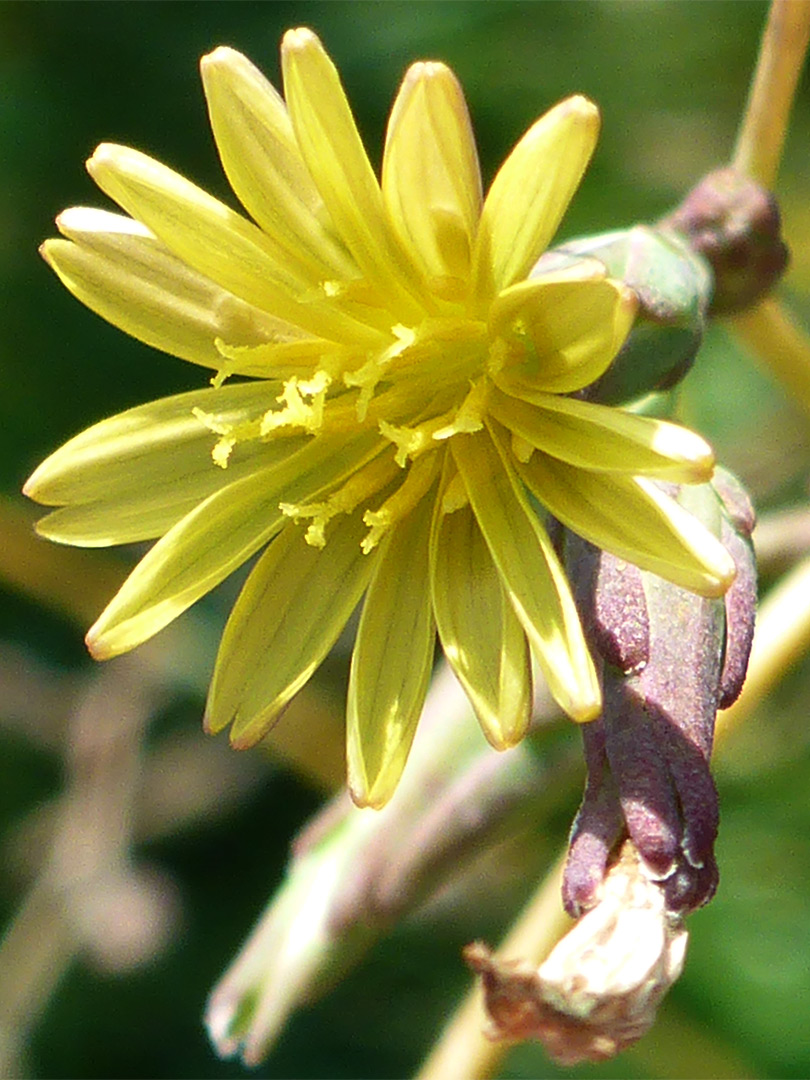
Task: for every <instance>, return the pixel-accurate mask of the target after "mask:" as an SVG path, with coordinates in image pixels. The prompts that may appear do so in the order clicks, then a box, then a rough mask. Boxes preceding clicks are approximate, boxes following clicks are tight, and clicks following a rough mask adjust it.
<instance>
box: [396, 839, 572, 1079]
mask: <svg viewBox="0 0 810 1080" xmlns="http://www.w3.org/2000/svg"><path fill="white" fill-rule="evenodd" d="M566 854H567V852H566V851H563V853H562V855H561V857H560V858H559V859H558V860H557V863H556V864H555V866H554V867H553V868H552V869H551V870H550V871H549V873H548V874H547V875H546V877H545V878H544V879H543V881H542V882H541V884H540V887H539V888H538V890H537V891H536V892H535V894H534V896H533V897H532V898H531V900H530V901H529V903H528V904H527V905H526V907H525V908H524V910H523V913H522V914H521V915H520V917H519V919H518V920H517V922H516V923H515V924H514V925H513V927H512V930H511V931H510V933H509V935H508V937H507V938H506V939H505V940H504V942H503V944H502V945H501V947H500V948H499V949H498V956H499V957H500V958H502V959H510V958H518V957H519V958H520V959H521V960H528V961H529V962H530V963H533V964H536V965H537V966H538V967H539V965H540V964H541V963H542V962H543V960H545V958H546V957H547V956H548V954H549V953H550V952H551V950H552V949H553V948H554V946H555V945H556V944H557V942H558V941H559V940H560V938H561V937H562V936H563V934H564V933H565V932H566V931H567V930H568V928H569V927H570V926H571V925H572V921H571V919H569V917H568V916H567V915H566V913H565V911H564V910H563V906H562V901H561V898H560V896H561V894H560V889H561V885H562V872H563V867H564V865H565V856H566ZM485 1025H486V1016H485V1013H484V1005H483V995H482V991H481V989H480V988H479V987H476V988H475V989H474V990H472V991H471V992H470V993H469V994H468V995H467V997H466V998H465V1000H464V1001H463V1002H462V1004H461V1006H460V1007H459V1008H458V1010H457V1011H456V1013H455V1014H454V1016H453V1017H452V1018H451V1019H450V1022H449V1023H448V1024H447V1026H446V1027H445V1029H444V1031H443V1033H442V1035H441V1036H440V1038H439V1040H438V1042H437V1043H436V1044H435V1046H434V1047H433V1050H432V1051H431V1053H430V1056H429V1057H428V1058H427V1060H426V1061H425V1063H424V1065H423V1066H422V1069H421V1071H420V1072H419V1073H418V1076H417V1080H485V1078H486V1077H489V1076H492V1075H494V1073H495V1072H496V1070H497V1068H498V1065H499V1064H500V1062H501V1061H502V1060H503V1058H504V1057H505V1056H506V1054H507V1052H508V1051H509V1050H510V1048H511V1047H510V1044H509V1043H505V1042H492V1041H491V1040H490V1039H488V1038H487V1037H486V1035H484V1033H483V1029H484V1027H485Z"/></svg>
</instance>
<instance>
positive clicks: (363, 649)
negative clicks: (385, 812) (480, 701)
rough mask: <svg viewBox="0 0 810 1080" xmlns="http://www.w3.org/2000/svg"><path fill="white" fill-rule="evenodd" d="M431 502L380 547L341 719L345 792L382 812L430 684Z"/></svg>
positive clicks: (425, 502) (423, 502)
mask: <svg viewBox="0 0 810 1080" xmlns="http://www.w3.org/2000/svg"><path fill="white" fill-rule="evenodd" d="M433 504H434V499H433V498H431V497H426V498H424V499H422V500H421V501H420V502H419V503H418V504H417V506H416V507H415V508H414V510H413V511H412V512H411V513H410V514H409V515H408V517H407V518H405V519H404V520H403V521H401V522H399V523H398V524H397V527H396V529H394V530H393V531H392V532H391V533H389V535H388V537H387V538H386V539H385V540H384V541H383V544H382V545H381V547H380V552H379V556H378V562H377V566H376V569H375V572H374V578H373V580H372V582H371V585H370V587H369V590H368V594H367V596H366V600H365V603H364V605H363V614H362V616H361V618H360V626H359V628H358V631H357V641H356V643H355V646H354V653H353V654H352V665H351V673H350V676H349V698H348V705H347V714H346V739H347V743H346V753H347V761H348V774H349V775H348V782H349V790H350V791H351V793H352V798H353V799H354V801H355V802H356V803H357V804H358V805H359V806H373V807H380V806H383V805H384V804H385V803H386V802H387V801H388V800H389V799H390V797H391V795H392V794H393V792H394V789H395V788H396V785H397V782H398V780H399V777H400V775H401V773H402V770H403V769H404V767H405V762H406V760H407V757H408V752H409V751H410V748H411V742H412V741H413V736H414V732H415V731H416V724H417V721H418V720H419V715H420V713H421V711H422V705H423V703H424V700H425V694H426V693H427V687H428V683H429V681H430V672H431V668H432V665H433V642H434V636H435V630H434V624H433V616H432V612H431V602H430V574H429V558H428V554H429V552H428V549H429V538H430V522H431V517H432V514H433Z"/></svg>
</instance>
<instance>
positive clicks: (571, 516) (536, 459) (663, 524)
mask: <svg viewBox="0 0 810 1080" xmlns="http://www.w3.org/2000/svg"><path fill="white" fill-rule="evenodd" d="M519 472H520V475H521V476H522V478H523V479H524V480H525V482H526V484H527V485H528V487H529V489H530V490H531V491H532V492H533V493H534V495H535V496H536V497H537V498H538V499H539V500H540V501H541V502H542V503H543V504H544V505H545V506H547V507H548V508H549V510H550V511H551V512H552V514H554V516H555V517H556V518H558V519H559V520H560V521H561V522H562V523H563V524H564V525H567V526H568V528H570V529H571V530H573V532H575V533H578V534H579V535H580V536H583V537H584V538H585V539H586V540H590V541H591V543H593V544H596V545H597V547H600V548H604V549H605V550H606V551H610V552H612V553H613V554H614V555H618V556H619V558H621V559H627V561H628V562H631V563H635V564H636V565H637V566H640V567H641V568H642V569H643V570H651V571H652V572H653V573H655V574H658V575H659V576H660V577H663V578H666V580H667V581H672V582H674V584H676V585H680V586H682V587H683V588H684V589H690V590H691V591H692V592H696V593H700V594H701V595H703V596H722V595H723V593H724V592H725V591H726V589H727V588H728V586H729V585H730V584H731V582H732V581H733V579H734V574H735V570H734V561H733V560H732V558H731V556H730V555H729V554H728V552H727V551H726V549H725V548H724V547H723V545H722V544H721V543H720V541H719V540H718V539H717V538H716V537H714V536H713V535H712V534H711V533H710V532H709V530H708V529H706V528H705V527H704V526H703V525H701V523H700V522H699V521H698V520H697V518H696V517H694V516H693V515H692V514H690V513H689V512H688V511H687V510H685V509H684V508H683V507H682V506H679V505H678V503H677V502H675V500H674V499H672V498H670V497H669V496H668V495H665V494H664V492H663V491H661V489H660V488H658V487H656V485H655V484H654V483H652V482H651V481H649V480H645V479H643V478H642V477H632V476H615V475H613V476H611V475H606V474H604V473H595V472H588V471H586V470H584V469H577V468H574V467H573V466H571V465H566V464H565V463H564V462H562V461H557V460H555V459H554V458H549V457H546V456H545V455H542V454H535V455H534V456H533V457H532V459H531V461H530V462H529V463H528V464H526V465H520V466H519Z"/></svg>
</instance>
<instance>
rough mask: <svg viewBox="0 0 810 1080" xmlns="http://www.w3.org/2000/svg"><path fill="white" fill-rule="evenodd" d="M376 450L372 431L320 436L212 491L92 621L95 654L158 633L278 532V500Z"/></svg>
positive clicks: (307, 492)
mask: <svg viewBox="0 0 810 1080" xmlns="http://www.w3.org/2000/svg"><path fill="white" fill-rule="evenodd" d="M341 443H342V445H341ZM374 449H375V444H374V442H373V441H372V440H370V439H369V438H368V437H361V438H360V439H358V440H357V441H356V443H355V444H354V447H347V446H346V444H345V440H341V441H336V440H328V439H319V440H316V441H314V442H312V443H310V444H309V445H307V446H305V447H304V448H303V449H302V450H300V451H298V453H297V454H295V455H293V456H292V457H290V458H288V459H286V460H285V461H284V462H282V463H281V464H280V465H277V466H271V467H270V468H268V469H264V470H261V471H256V472H254V473H252V474H251V475H249V476H246V477H245V478H244V479H243V480H237V481H236V482H235V483H233V484H229V485H228V487H226V488H223V489H222V490H221V491H218V492H216V493H215V494H213V495H211V496H209V498H207V499H206V500H205V501H204V502H202V503H200V504H199V505H198V507H197V508H196V509H195V510H194V511H192V513H190V514H188V515H187V516H186V517H184V518H183V519H182V521H180V522H178V524H177V525H175V526H174V528H173V529H170V530H169V532H167V533H166V534H165V536H163V537H162V539H161V540H159V541H158V542H157V544H155V546H154V547H153V548H152V549H151V550H150V551H149V553H148V554H147V555H146V556H145V557H144V558H143V559H141V561H140V562H139V563H138V565H137V566H136V567H135V569H134V570H133V571H132V573H131V574H130V575H129V577H128V578H127V580H126V581H125V582H124V584H123V586H122V587H121V589H120V590H119V592H118V593H117V594H116V596H115V597H114V598H113V600H112V601H111V602H110V603H109V604H108V606H107V607H106V608H105V610H104V611H103V612H102V614H101V615H100V617H99V619H98V620H97V621H96V623H95V624H94V626H92V627H91V629H90V631H89V633H88V635H87V643H88V646H89V648H90V650H91V652H92V653H93V655H95V656H97V657H99V658H106V657H109V656H115V655H117V654H119V653H122V652H127V651H128V650H129V649H132V648H134V647H135V646H136V645H140V644H141V642H143V641H146V640H147V639H148V638H150V637H152V636H153V634H156V633H157V632H158V630H161V629H162V628H163V627H164V626H166V625H167V624H168V623H170V622H171V621H172V620H173V619H175V618H177V616H178V615H180V614H181V613H182V612H183V611H185V610H186V608H188V607H190V606H191V605H192V604H193V603H194V602H195V601H196V600H199V598H200V597H201V596H204V595H205V594H206V593H207V592H210V590H211V589H213V588H214V586H215V585H217V584H219V582H220V581H222V580H223V579H224V578H226V577H227V576H228V574H230V573H231V572H232V571H233V570H235V569H236V568H237V567H238V566H241V565H242V563H243V562H244V561H245V560H246V559H248V558H250V556H251V555H252V554H253V553H254V552H255V551H257V550H258V548H260V547H261V546H262V544H264V543H266V542H267V541H268V540H269V539H270V538H271V537H272V536H273V535H275V533H277V532H279V530H280V529H281V527H282V525H283V524H284V522H285V521H286V520H287V519H286V518H285V516H284V514H283V513H282V511H281V510H280V509H279V503H281V502H284V501H289V502H294V501H303V500H304V499H309V498H312V497H314V496H316V495H317V494H318V493H319V492H321V491H323V490H324V489H329V488H331V487H332V486H333V485H335V484H337V483H340V481H341V480H342V479H343V478H344V477H345V476H347V475H348V474H350V473H352V472H354V470H355V469H356V468H357V466H358V465H359V464H360V463H361V462H362V461H363V460H367V459H368V457H369V455H370V454H371V453H373V450H374Z"/></svg>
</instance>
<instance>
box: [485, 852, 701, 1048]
mask: <svg viewBox="0 0 810 1080" xmlns="http://www.w3.org/2000/svg"><path fill="white" fill-rule="evenodd" d="M686 942H687V933H686V930H685V929H684V927H683V924H682V922H681V920H680V919H679V918H678V917H676V916H672V915H671V914H670V913H669V912H668V910H667V903H666V898H665V895H664V889H663V887H662V885H661V883H660V882H658V881H656V880H655V879H654V878H653V877H652V876H651V874H650V872H649V870H648V869H647V868H646V866H645V865H644V863H643V861H642V860H641V859H640V858H639V857H638V854H637V852H636V850H635V848H634V846H633V844H632V843H631V842H630V841H627V842H626V843H625V844H624V846H623V848H622V850H621V855H620V857H619V859H618V861H617V862H616V863H615V864H614V865H613V866H612V867H611V868H610V870H609V871H608V874H607V876H606V877H605V879H604V881H603V883H602V885H601V887H600V890H599V900H598V902H597V904H596V906H595V907H593V908H592V909H591V910H590V911H589V912H588V913H587V914H586V915H583V917H582V918H581V919H580V920H579V922H577V923H576V924H575V925H574V926H573V927H572V929H571V930H570V931H569V932H568V933H567V934H566V935H565V937H564V938H562V940H561V941H560V942H559V943H558V944H557V945H556V947H555V948H554V950H553V952H552V953H551V955H550V956H549V957H548V959H547V960H546V961H544V963H543V964H542V965H541V966H540V968H539V969H535V968H533V967H532V966H531V965H530V964H529V963H528V962H526V961H520V960H518V961H499V960H496V959H495V958H494V957H493V955H492V953H491V952H490V951H489V949H488V948H487V947H486V946H485V945H483V944H481V943H476V944H474V945H469V946H468V947H467V948H466V949H465V951H464V956H465V959H466V960H467V963H468V964H469V965H470V967H471V968H472V969H473V971H475V972H477V973H478V974H479V975H480V976H481V979H482V983H483V988H484V998H485V1004H486V1009H487V1014H488V1016H489V1020H490V1028H489V1030H488V1032H487V1034H488V1036H489V1037H490V1038H492V1039H498V1040H500V1039H504V1040H510V1041H518V1040H527V1039H537V1040H539V1041H540V1042H542V1044H543V1046H544V1047H545V1049H546V1051H547V1052H548V1054H549V1055H550V1056H551V1057H552V1058H553V1059H554V1060H555V1061H556V1062H557V1063H558V1064H560V1065H564V1066H570V1065H577V1064H579V1063H580V1062H583V1061H603V1060H605V1059H606V1058H610V1057H613V1056H614V1055H615V1054H618V1053H620V1052H621V1051H622V1050H624V1049H626V1048H627V1047H628V1046H630V1045H631V1044H632V1043H634V1042H636V1041H637V1040H638V1039H640V1038H641V1036H642V1035H644V1034H645V1033H646V1032H647V1031H648V1030H649V1029H650V1027H651V1026H652V1024H653V1022H654V1020H655V1015H656V1012H657V1010H658V1006H659V1004H660V1002H661V999H662V998H663V997H664V995H665V994H666V993H667V991H668V990H669V988H670V987H671V986H672V984H673V983H674V982H675V980H676V979H677V978H678V976H679V975H680V973H681V971H682V969H683V962H684V957H685V954H686Z"/></svg>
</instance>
